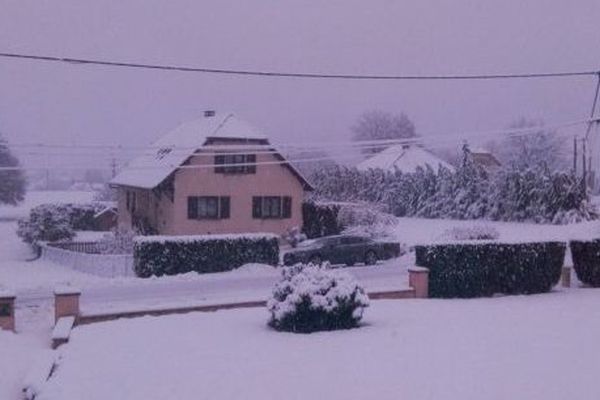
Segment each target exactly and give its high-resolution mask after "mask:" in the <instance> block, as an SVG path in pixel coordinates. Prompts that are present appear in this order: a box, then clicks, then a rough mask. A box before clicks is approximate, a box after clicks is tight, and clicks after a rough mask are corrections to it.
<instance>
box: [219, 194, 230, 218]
mask: <svg viewBox="0 0 600 400" xmlns="http://www.w3.org/2000/svg"><path fill="white" fill-rule="evenodd" d="M220 201H221V204H220V207H219V211H220V214H219V217H220V218H221V219H227V218H229V207H230V206H229V205H230V201H229V197H221V199H220Z"/></svg>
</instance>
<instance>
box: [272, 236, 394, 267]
mask: <svg viewBox="0 0 600 400" xmlns="http://www.w3.org/2000/svg"><path fill="white" fill-rule="evenodd" d="M400 253H401V252H400V243H394V242H378V241H375V240H373V239H371V238H369V237H365V236H354V235H337V236H328V237H323V238H319V239H313V240H307V241H305V242H302V243H300V244H299V245H298V247H297V248H295V249H294V250H291V251H289V252H287V253H286V254H285V255H284V256H283V263H284V264H285V265H294V264H297V263H305V264H308V263H312V264H321V263H322V262H323V261H329V262H330V263H331V264H346V265H349V266H352V265H354V264H356V263H364V264H365V265H374V264H375V263H377V261H378V260H387V259H390V258H394V257H399V256H400Z"/></svg>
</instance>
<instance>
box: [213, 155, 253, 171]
mask: <svg viewBox="0 0 600 400" xmlns="http://www.w3.org/2000/svg"><path fill="white" fill-rule="evenodd" d="M215 173H217V174H255V173H256V154H223V155H216V156H215Z"/></svg>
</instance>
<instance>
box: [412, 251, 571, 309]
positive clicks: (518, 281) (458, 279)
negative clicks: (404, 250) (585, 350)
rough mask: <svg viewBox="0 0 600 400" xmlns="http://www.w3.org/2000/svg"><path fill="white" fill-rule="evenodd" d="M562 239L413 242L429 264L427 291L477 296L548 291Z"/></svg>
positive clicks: (555, 277) (558, 266) (560, 257)
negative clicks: (502, 241)
mask: <svg viewBox="0 0 600 400" xmlns="http://www.w3.org/2000/svg"><path fill="white" fill-rule="evenodd" d="M565 249H566V244H565V243H562V242H546V243H518V244H508V243H472V244H471V243H469V244H444V245H432V246H417V247H416V263H417V265H419V266H422V267H427V268H429V296H430V297H441V298H451V297H463V298H467V297H481V296H491V295H493V294H495V293H504V294H533V293H543V292H548V291H550V290H551V289H552V287H553V286H555V285H556V284H557V283H558V281H559V279H560V275H561V269H562V266H563V261H564V256H565Z"/></svg>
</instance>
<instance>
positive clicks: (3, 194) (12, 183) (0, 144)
mask: <svg viewBox="0 0 600 400" xmlns="http://www.w3.org/2000/svg"><path fill="white" fill-rule="evenodd" d="M3 168H10V169H3ZM25 186H26V180H25V174H24V173H23V170H22V169H21V168H20V167H19V160H18V159H17V158H16V157H15V156H14V155H13V154H12V153H11V151H10V149H9V148H8V144H7V143H6V141H5V140H4V139H3V138H2V137H1V136H0V204H10V205H17V204H18V203H20V202H21V201H23V199H24V197H25Z"/></svg>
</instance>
